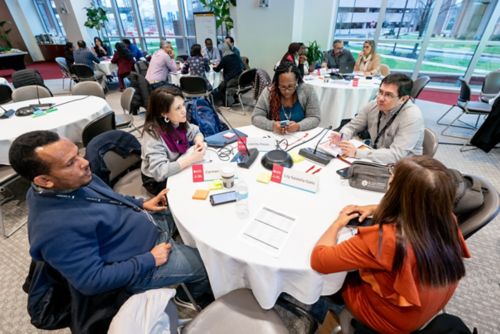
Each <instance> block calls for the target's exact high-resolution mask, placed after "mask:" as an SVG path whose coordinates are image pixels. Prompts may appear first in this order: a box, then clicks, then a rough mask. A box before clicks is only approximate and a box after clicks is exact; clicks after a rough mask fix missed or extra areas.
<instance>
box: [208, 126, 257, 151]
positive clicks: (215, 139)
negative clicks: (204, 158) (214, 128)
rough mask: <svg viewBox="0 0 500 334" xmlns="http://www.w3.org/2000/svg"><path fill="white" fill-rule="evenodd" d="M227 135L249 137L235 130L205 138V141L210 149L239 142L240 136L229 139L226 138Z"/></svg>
mask: <svg viewBox="0 0 500 334" xmlns="http://www.w3.org/2000/svg"><path fill="white" fill-rule="evenodd" d="M227 133H237V134H238V135H239V136H240V137H247V135H246V134H244V133H243V132H241V131H239V130H236V129H234V130H226V131H222V132H219V133H216V134H214V135H211V136H208V137H206V138H205V141H206V142H207V144H208V146H210V147H224V146H226V145H227V144H231V143H234V142H235V141H237V140H238V136H233V137H230V138H228V136H226V137H224V135H226V134H227Z"/></svg>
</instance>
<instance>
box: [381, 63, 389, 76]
mask: <svg viewBox="0 0 500 334" xmlns="http://www.w3.org/2000/svg"><path fill="white" fill-rule="evenodd" d="M378 70H379V72H380V75H382V76H384V77H386V76H388V75H389V74H391V69H390V68H389V66H387V65H386V64H380V67H379V69H378Z"/></svg>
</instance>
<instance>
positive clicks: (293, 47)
mask: <svg viewBox="0 0 500 334" xmlns="http://www.w3.org/2000/svg"><path fill="white" fill-rule="evenodd" d="M301 46H302V43H296V42H293V43H290V45H288V51H287V52H286V53H285V54H284V55H283V57H281V62H285V61H290V60H288V59H287V57H288V56H289V55H290V56H292V59H293V58H294V56H295V54H296V53H297V52H299V50H300V47H301Z"/></svg>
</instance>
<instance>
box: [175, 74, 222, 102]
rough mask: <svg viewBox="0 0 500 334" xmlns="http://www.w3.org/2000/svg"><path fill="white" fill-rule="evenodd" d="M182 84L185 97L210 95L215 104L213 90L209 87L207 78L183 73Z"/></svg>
mask: <svg viewBox="0 0 500 334" xmlns="http://www.w3.org/2000/svg"><path fill="white" fill-rule="evenodd" d="M180 86H181V90H182V93H183V94H184V96H185V97H187V98H196V97H208V98H209V100H210V102H211V103H212V105H214V98H213V96H212V91H211V90H210V89H209V87H208V82H207V80H206V79H205V78H202V77H200V76H197V75H183V76H182V77H181V78H180Z"/></svg>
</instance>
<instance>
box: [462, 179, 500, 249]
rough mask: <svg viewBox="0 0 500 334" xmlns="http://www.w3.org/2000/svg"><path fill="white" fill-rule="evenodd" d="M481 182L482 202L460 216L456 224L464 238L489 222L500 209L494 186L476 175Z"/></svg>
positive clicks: (499, 200)
mask: <svg viewBox="0 0 500 334" xmlns="http://www.w3.org/2000/svg"><path fill="white" fill-rule="evenodd" d="M476 177H477V178H479V179H480V181H481V183H482V185H483V186H482V188H483V195H484V202H483V205H481V206H480V207H479V208H477V209H476V210H474V211H473V212H471V213H470V214H468V215H467V216H466V217H460V219H459V222H458V226H459V227H460V230H461V231H462V234H463V236H464V238H465V239H467V238H470V237H471V236H472V235H473V234H474V233H476V232H477V231H479V230H480V229H482V228H483V227H484V226H486V225H487V224H488V223H490V222H491V221H492V220H493V219H495V217H496V216H497V215H498V212H499V210H500V198H499V195H498V192H497V190H496V188H495V186H494V185H493V184H492V183H491V182H490V181H488V180H486V179H484V178H481V177H478V176H476Z"/></svg>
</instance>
